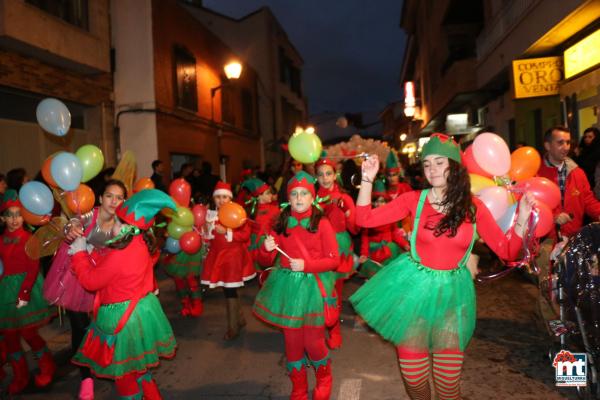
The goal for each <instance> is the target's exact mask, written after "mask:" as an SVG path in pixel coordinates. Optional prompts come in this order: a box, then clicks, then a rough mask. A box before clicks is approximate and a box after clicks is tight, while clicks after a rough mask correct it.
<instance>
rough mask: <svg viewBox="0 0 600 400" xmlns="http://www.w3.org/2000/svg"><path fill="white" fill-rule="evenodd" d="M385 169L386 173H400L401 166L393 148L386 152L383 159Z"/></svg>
mask: <svg viewBox="0 0 600 400" xmlns="http://www.w3.org/2000/svg"><path fill="white" fill-rule="evenodd" d="M385 169H386V171H387V172H388V173H390V172H391V173H398V174H399V173H400V171H402V168H401V167H400V163H399V162H398V156H397V155H396V153H395V152H394V150H392V149H390V152H389V153H388V156H387V159H386V160H385Z"/></svg>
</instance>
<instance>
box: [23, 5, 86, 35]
mask: <svg viewBox="0 0 600 400" xmlns="http://www.w3.org/2000/svg"><path fill="white" fill-rule="evenodd" d="M25 1H26V2H27V3H29V4H31V5H32V6H35V7H37V8H39V9H41V10H44V11H45V12H47V13H48V14H52V15H54V16H55V17H57V18H60V19H62V20H63V21H65V22H68V23H69V24H71V25H75V26H77V27H79V28H82V29H85V30H88V29H89V20H88V0H25Z"/></svg>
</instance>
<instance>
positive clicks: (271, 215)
mask: <svg viewBox="0 0 600 400" xmlns="http://www.w3.org/2000/svg"><path fill="white" fill-rule="evenodd" d="M244 188H245V189H246V191H247V192H248V193H250V196H251V197H250V199H249V200H248V201H246V205H247V207H246V208H247V210H248V215H249V216H250V218H251V219H252V222H251V223H250V228H251V233H250V246H249V247H248V250H249V251H250V255H251V256H252V260H254V266H255V268H256V269H257V270H259V269H260V265H259V263H258V250H259V249H260V247H261V246H262V244H263V242H264V240H265V237H266V236H267V234H268V233H269V232H271V230H272V229H273V225H275V222H276V220H277V217H278V216H279V206H278V205H277V204H275V203H272V201H271V200H272V198H273V195H272V194H271V188H270V187H269V185H267V184H266V183H265V182H264V181H262V180H260V179H258V178H251V179H248V180H247V181H246V182H244Z"/></svg>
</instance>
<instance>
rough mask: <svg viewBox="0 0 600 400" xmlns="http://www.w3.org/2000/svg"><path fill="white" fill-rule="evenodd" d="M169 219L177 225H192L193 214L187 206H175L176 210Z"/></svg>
mask: <svg viewBox="0 0 600 400" xmlns="http://www.w3.org/2000/svg"><path fill="white" fill-rule="evenodd" d="M171 221H172V222H174V223H176V224H177V225H179V226H185V227H189V226H192V225H194V216H193V215H192V212H191V211H190V209H189V208H187V207H182V206H177V211H175V212H174V213H173V215H172V216H171Z"/></svg>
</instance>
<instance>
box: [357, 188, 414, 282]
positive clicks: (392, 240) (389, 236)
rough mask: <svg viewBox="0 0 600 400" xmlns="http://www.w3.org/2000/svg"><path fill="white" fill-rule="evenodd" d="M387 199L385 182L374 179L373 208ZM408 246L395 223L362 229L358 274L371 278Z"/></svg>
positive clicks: (379, 205) (402, 233) (384, 202)
mask: <svg viewBox="0 0 600 400" xmlns="http://www.w3.org/2000/svg"><path fill="white" fill-rule="evenodd" d="M387 199H388V196H387V193H386V191H385V184H384V183H383V181H382V180H376V181H375V182H374V183H373V203H372V204H373V208H377V207H381V206H383V205H385V204H386V202H387ZM409 247H410V246H409V245H408V242H407V241H406V239H405V238H404V232H403V231H402V230H401V229H400V228H399V227H398V225H397V224H395V223H391V224H385V225H381V226H377V227H375V228H367V229H363V230H362V232H361V246H360V258H359V262H360V263H361V267H360V270H359V271H358V274H359V275H360V276H362V277H363V278H371V277H372V276H373V275H375V274H376V273H377V272H379V270H380V269H381V268H383V267H384V266H385V265H387V264H389V263H390V261H392V260H393V259H394V258H396V257H397V256H398V255H399V254H400V252H401V251H406V250H408V249H409Z"/></svg>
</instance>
